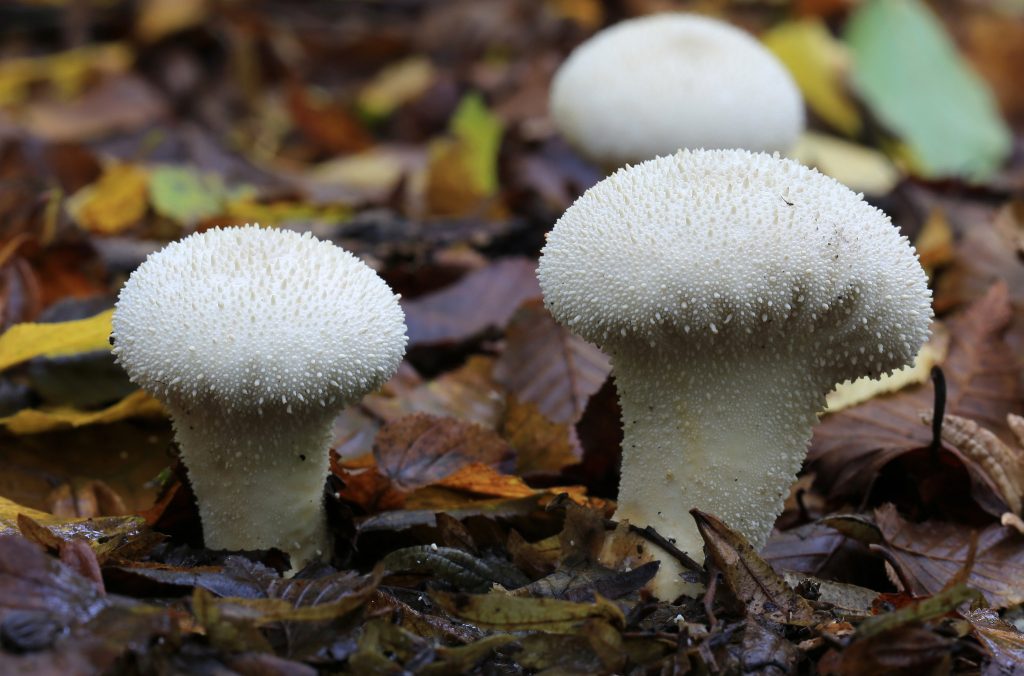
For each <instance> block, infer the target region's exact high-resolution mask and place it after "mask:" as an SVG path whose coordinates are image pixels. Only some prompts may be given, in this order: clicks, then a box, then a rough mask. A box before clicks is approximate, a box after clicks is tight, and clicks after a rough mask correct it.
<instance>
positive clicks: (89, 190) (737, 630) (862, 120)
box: [0, 0, 1024, 674]
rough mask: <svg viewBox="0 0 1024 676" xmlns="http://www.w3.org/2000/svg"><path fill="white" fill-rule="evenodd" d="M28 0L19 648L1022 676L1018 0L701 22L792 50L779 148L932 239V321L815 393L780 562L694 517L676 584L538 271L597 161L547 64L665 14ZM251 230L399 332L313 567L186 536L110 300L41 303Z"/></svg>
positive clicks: (16, 375) (155, 415)
mask: <svg viewBox="0 0 1024 676" xmlns="http://www.w3.org/2000/svg"><path fill="white" fill-rule="evenodd" d="M44 4H45V7H44V6H43V5H40V4H39V3H29V2H16V3H13V4H12V6H11V8H4V9H0V23H3V24H4V25H5V26H7V25H14V26H16V27H17V28H16V30H15V31H14V32H10V31H7V30H4V31H0V41H2V42H3V44H4V46H5V57H7V58H5V59H4V61H3V62H2V63H0V325H2V327H3V328H4V329H5V330H4V332H3V333H0V409H2V410H0V412H2V416H0V424H2V425H3V427H4V431H2V432H0V467H2V468H3V471H2V473H0V495H3V497H2V498H0V527H2V537H0V670H3V671H4V672H10V673H30V672H34V673H56V672H63V673H83V674H84V673H96V672H107V673H168V672H179V673H181V672H187V673H212V672H219V673H242V674H256V673H286V674H313V673H325V672H332V673H333V672H337V673H417V674H449V673H526V672H545V673H630V674H642V673H687V672H689V671H694V672H697V673H736V672H742V673H747V672H758V673H768V672H771V673H789V672H798V671H799V672H811V671H815V670H816V671H818V672H821V673H837V674H857V673H865V672H886V673H892V672H908V671H914V670H926V671H929V672H932V673H946V672H955V673H979V672H980V673H1014V672H1015V671H1016V670H1019V669H1020V668H1021V665H1022V664H1024V647H1022V646H1024V640H1022V639H1021V636H1022V634H1021V631H1020V630H1021V629H1022V628H1024V619H1022V618H1024V611H1022V606H1021V604H1022V603H1024V582H1022V581H1024V570H1020V568H1021V566H1024V535H1022V531H1024V522H1021V516H1022V515H1021V504H1022V500H1024V497H1022V491H1024V475H1022V467H1024V463H1022V460H1021V458H1022V457H1024V456H1022V450H1021V449H1022V446H1021V441H1020V418H1019V417H1018V416H1020V415H1022V414H1024V393H1022V391H1021V389H1020V387H1021V385H1020V383H1021V382H1022V381H1021V370H1020V369H1021V365H1022V361H1021V357H1020V354H1021V350H1020V347H1021V346H1022V345H1024V342H1022V341H1021V336H1024V333H1022V332H1021V328H1020V327H1022V326H1024V322H1022V319H1024V314H1022V308H1024V305H1022V301H1024V276H1022V275H1024V264H1022V263H1021V256H1020V252H1021V250H1022V246H1021V241H1022V238H1021V232H1020V231H1021V228H1020V227H1019V226H1020V223H1021V222H1022V220H1024V219H1021V218H1020V209H1019V204H1018V203H1017V202H1016V201H1014V200H1013V199H1012V196H1013V195H1014V194H1019V193H1020V192H1021V190H1022V189H1024V170H1022V168H1021V160H1020V154H1019V153H1013V152H1012V148H1013V147H1014V146H1015V145H1016V146H1019V145H1020V141H1019V140H1020V134H1021V131H1022V127H1021V122H1022V119H1024V118H1022V116H1021V111H1022V106H1021V98H1020V92H1019V87H1017V86H1016V85H1017V81H1016V79H1014V78H1015V74H1016V73H1017V71H1018V70H1019V68H1018V65H1019V64H1018V63H1017V61H1019V59H1018V58H1017V57H1018V56H1019V53H1020V50H1019V49H1016V48H1015V47H1014V45H1013V44H1011V43H1012V42H1013V41H1012V40H1010V39H1009V38H1005V39H1004V38H1003V37H1002V36H1004V35H1018V34H1021V31H1022V30H1024V19H1021V17H1020V16H1018V14H1019V13H1015V12H1014V11H1012V10H1004V9H1000V10H999V11H996V10H993V9H989V8H983V7H979V6H975V5H971V4H969V3H963V2H954V3H952V4H948V5H944V6H942V7H941V8H937V9H936V12H937V13H933V12H932V10H931V9H929V8H926V7H925V6H924V5H923V4H922V3H919V2H917V1H916V0H908V1H906V2H896V1H895V0H871V1H870V2H867V3H863V4H862V5H860V6H857V7H846V6H842V7H840V6H839V5H837V4H836V3H830V2H801V3H798V11H797V14H795V15H794V16H799V17H800V18H796V19H783V20H780V15H779V13H778V11H777V8H773V7H770V6H769V5H768V4H766V3H757V2H755V3H753V4H750V5H745V6H744V7H739V6H729V7H725V6H723V7H721V8H718V9H717V10H716V11H717V12H718V13H720V14H723V15H724V18H726V19H729V20H732V21H734V22H736V23H739V24H741V25H743V26H744V27H746V28H749V29H751V30H752V31H753V32H754V33H756V34H757V35H759V36H760V37H761V38H762V39H763V40H764V41H765V43H766V45H767V46H768V47H769V48H770V49H772V50H774V51H775V52H776V53H777V54H778V55H779V56H780V58H781V59H782V60H783V62H784V63H785V64H786V65H787V67H789V68H790V69H792V71H793V75H794V78H795V79H796V81H797V83H798V85H799V86H800V88H801V89H802V92H803V94H804V97H805V99H806V101H807V103H808V106H809V109H810V111H811V127H812V129H811V131H809V132H808V134H806V135H805V137H804V138H803V139H802V140H801V142H800V144H799V145H798V147H797V148H796V149H795V151H794V153H795V155H796V156H797V157H799V158H800V159H801V160H802V161H804V162H807V163H811V164H813V165H815V166H817V167H818V168H819V169H820V170H822V171H823V172H826V173H829V174H831V175H834V176H836V177H838V178H840V180H843V181H844V182H847V183H848V184H850V185H851V186H853V187H854V188H855V189H857V190H863V191H865V192H867V193H868V194H869V195H870V199H871V200H872V201H874V202H875V203H876V204H878V205H879V206H881V207H883V208H884V209H886V210H887V211H888V212H889V213H891V214H892V216H893V218H894V221H895V222H896V223H897V225H899V226H901V227H902V228H903V230H904V233H905V234H907V235H910V236H912V237H913V238H914V240H915V242H916V243H917V245H918V247H919V249H920V251H921V254H922V262H923V263H924V264H925V265H926V267H927V269H928V271H929V274H930V275H931V276H932V281H933V288H934V289H935V293H936V296H935V306H936V309H937V312H938V314H939V321H940V322H941V326H942V327H944V329H945V331H944V333H941V332H940V333H939V334H937V335H939V337H940V339H939V340H937V341H936V342H935V343H933V344H930V346H929V348H928V351H926V352H925V353H923V354H922V356H921V358H920V359H919V364H918V367H917V369H916V370H913V371H908V372H907V373H906V374H904V375H903V376H901V378H902V379H898V380H890V381H888V382H887V383H886V384H885V385H884V386H881V387H879V386H870V387H865V386H863V384H856V385H854V386H853V389H849V388H848V389H846V390H845V391H843V392H841V393H837V394H836V395H835V397H833V399H832V400H831V403H830V406H831V408H832V410H831V412H829V413H827V414H826V415H825V417H824V419H823V421H822V423H821V425H819V426H818V427H817V428H816V431H815V436H814V439H813V442H812V445H811V453H810V456H809V458H808V461H807V466H806V468H805V471H804V473H803V474H802V475H801V477H800V479H799V480H798V482H797V484H796V485H795V486H794V491H793V495H791V496H790V498H789V500H788V501H787V509H786V512H785V513H784V514H783V516H782V518H781V519H780V520H779V522H778V524H777V527H778V530H777V531H776V532H775V533H773V535H772V537H771V538H770V540H769V542H768V544H767V546H766V547H765V548H764V549H763V550H762V551H761V552H757V551H754V550H753V549H752V548H751V547H750V545H749V544H748V543H746V541H745V540H744V539H743V537H742V536H741V535H740V534H738V533H736V532H735V531H733V530H732V529H731V528H730V527H729V524H726V523H723V522H721V521H720V520H719V519H718V518H717V517H716V516H715V515H712V514H703V513H695V515H694V518H696V519H697V523H698V524H699V527H700V529H701V532H702V535H703V537H704V541H705V554H706V560H707V564H706V565H705V566H693V567H692V569H687V572H686V573H684V575H687V576H689V578H692V581H693V582H694V584H700V585H702V588H703V589H704V590H705V593H704V595H703V597H701V598H689V597H681V598H679V599H672V600H669V601H657V600H656V599H654V598H652V597H651V596H650V594H649V593H648V592H647V591H645V588H644V587H645V585H646V584H647V583H648V582H649V581H650V580H651V579H652V577H653V576H654V574H655V572H656V570H657V568H658V564H657V563H656V562H644V561H643V560H642V559H641V558H638V557H637V556H636V555H635V554H636V547H638V546H639V547H641V548H644V547H647V546H648V545H649V544H650V538H655V540H656V538H657V533H656V532H655V533H645V532H638V531H635V530H629V529H627V528H625V527H624V526H623V525H621V524H615V523H614V522H613V521H611V520H610V517H611V515H612V514H613V513H614V498H615V483H616V475H617V472H616V464H617V462H618V447H619V444H620V439H621V437H620V431H619V425H618V421H619V411H618V408H617V405H616V403H615V389H614V387H615V386H614V379H613V378H612V377H611V374H610V370H611V369H610V365H609V362H608V359H607V358H606V357H605V356H604V355H603V354H601V353H600V351H598V350H597V349H596V348H594V347H593V346H591V345H589V344H587V343H585V342H583V341H580V340H579V339H578V338H576V337H575V336H574V335H572V334H571V333H570V332H568V331H566V330H565V329H564V328H562V327H560V326H559V325H558V324H557V323H555V322H554V321H553V320H552V319H551V317H550V315H549V314H548V313H547V311H546V310H545V308H544V306H543V303H542V301H541V299H540V291H539V287H538V285H537V281H536V276H535V269H536V255H537V252H538V250H539V248H540V246H542V245H543V237H544V233H545V232H546V231H547V230H549V229H550V227H551V225H552V223H553V222H554V220H555V219H556V218H557V217H558V216H559V214H560V213H561V212H562V211H563V210H564V209H565V208H566V207H568V206H569V205H570V204H571V203H572V201H573V200H574V199H575V198H576V197H577V196H578V195H579V194H581V193H582V192H583V191H584V190H585V189H586V188H588V187H589V186H590V185H592V184H593V183H594V182H596V181H597V180H599V179H600V178H601V177H602V176H603V172H602V171H601V170H600V169H599V168H597V167H594V166H591V165H589V164H588V163H587V162H586V161H584V160H582V159H581V158H580V157H578V156H577V155H576V154H575V153H574V152H573V151H572V150H570V149H569V148H568V146H566V144H565V143H564V141H563V140H562V139H560V138H559V137H558V135H557V134H556V133H555V132H554V130H553V125H552V124H551V121H550V118H549V117H548V115H547V87H548V84H549V81H550V78H551V77H552V74H553V72H554V70H555V68H556V67H557V65H558V64H559V63H560V62H561V61H562V60H563V59H564V58H565V56H566V55H567V54H568V53H569V51H570V50H571V48H572V47H573V46H574V45H575V44H577V43H578V42H579V41H581V40H582V39H583V38H584V37H586V36H587V35H589V34H591V33H593V32H594V31H595V30H597V29H598V28H600V27H601V26H603V25H605V24H607V23H610V22H614V21H616V20H619V19H621V18H625V17H626V16H630V15H634V14H641V13H647V12H650V11H655V10H657V9H659V8H660V7H661V3H656V2H649V1H647V0H642V1H638V2H630V3H625V4H623V3H610V2H602V1H600V0H497V1H496V2H493V3H475V2H471V1H468V0H467V1H461V0H453V1H451V2H444V3H397V2H388V3H362V4H358V3H357V4H350V5H346V6H345V7H344V8H342V7H341V5H339V6H337V7H334V6H331V5H330V3H326V4H325V3H313V4H310V5H308V6H303V7H301V8H300V7H298V6H296V7H287V8H286V7H285V4H283V3H273V2H270V3H256V4H248V5H245V6H241V5H239V6H232V7H227V6H221V5H220V4H217V3H210V2H204V1H202V0H176V1H171V0H151V1H149V2H146V3H141V4H140V5H139V6H138V7H135V8H134V9H132V8H130V7H129V5H130V3H123V2H113V3H106V4H105V5H104V7H103V8H102V9H100V8H98V6H93V5H92V4H90V3H85V4H84V5H82V7H81V8H75V9H73V8H72V7H71V5H72V4H73V3H66V2H54V3H44ZM12 8H13V9H12ZM12 12H14V13H13V14H12ZM15 15H16V16H17V19H12V21H13V22H14V23H11V22H9V21H7V19H8V18H10V17H14V16H15ZM98 36H102V40H98V39H97V37H98ZM907 78H911V79H913V80H914V83H915V86H908V84H907V83H908V80H907ZM997 106H998V108H997ZM1007 157H1008V159H1005V158H1007ZM252 221H260V222H263V223H264V224H272V225H278V226H282V227H290V228H295V229H299V230H307V229H308V230H312V231H313V232H314V234H316V235H317V236H319V237H326V238H329V239H332V240H334V241H336V242H338V243H340V244H342V245H343V246H345V247H346V248H349V249H351V250H353V251H354V252H356V253H357V254H358V255H360V256H361V257H363V258H364V259H365V260H367V261H368V262H369V263H370V264H371V265H372V266H373V267H374V268H375V269H377V270H378V271H379V272H381V274H382V275H383V276H384V277H385V278H386V279H387V280H388V281H389V283H391V284H392V285H393V286H394V287H395V288H396V289H397V290H399V291H400V292H401V293H402V295H403V300H402V303H403V308H404V310H405V312H406V315H407V320H408V325H409V337H410V346H411V348H412V349H411V350H410V353H409V355H408V358H407V361H406V362H405V364H403V367H402V369H401V370H400V371H399V373H398V374H397V375H396V376H395V377H394V378H393V379H392V381H391V382H389V383H388V384H387V385H385V386H384V387H383V388H382V389H381V391H379V392H377V393H374V394H372V395H369V396H368V397H366V398H365V399H364V400H363V401H362V402H361V403H360V404H358V405H357V406H354V407H352V408H350V409H349V410H348V411H346V412H345V414H343V415H342V416H340V417H339V418H338V419H337V421H336V422H335V426H334V430H333V433H334V444H333V447H334V449H335V451H336V452H335V453H333V454H332V458H331V469H332V471H331V476H330V478H329V481H328V483H327V485H326V487H325V499H326V501H327V505H328V512H329V514H330V527H331V529H332V531H333V533H334V535H335V550H334V551H333V552H332V553H331V555H330V556H328V557H326V559H325V560H324V561H323V562H321V563H319V564H314V565H311V566H310V567H307V568H306V569H305V570H302V571H299V572H298V573H297V574H296V575H294V576H293V577H283V576H282V575H281V574H280V572H279V571H280V569H281V568H282V565H283V564H282V560H281V557H280V554H279V553H277V552H275V551H268V552H212V551H208V550H205V549H203V548H202V547H201V544H202V539H201V531H200V526H199V521H198V513H197V510H196V507H195V504H194V499H193V498H192V496H191V491H190V490H189V488H188V483H187V476H186V475H185V474H184V472H183V470H182V469H181V466H180V464H178V463H177V462H176V460H175V458H174V454H175V450H174V448H173V446H172V445H170V444H169V443H168V439H169V438H170V428H169V423H168V422H167V420H166V417H165V413H164V411H163V410H162V407H160V406H159V405H158V404H157V403H156V402H155V401H154V400H152V399H151V398H149V397H148V395H145V394H144V393H142V392H140V391H119V390H117V389H116V388H110V389H105V388H104V387H101V386H100V383H99V382H98V381H97V380H95V378H96V377H97V376H94V375H89V374H95V373H97V372H96V371H90V370H89V368H90V367H87V366H83V364H88V363H93V362H96V360H109V354H108V353H107V350H108V349H109V344H108V335H109V312H104V313H101V314H98V315H94V316H92V317H90V318H87V319H82V317H85V316H86V315H83V314H79V315H77V316H75V317H74V318H68V317H65V318H64V319H67V321H63V320H62V321H56V322H49V320H47V319H46V315H45V314H43V313H44V312H50V311H51V308H52V307H54V304H55V303H58V301H62V300H64V299H68V298H74V299H83V298H90V299H95V301H96V302H97V303H99V304H98V305H97V306H96V307H97V308H98V309H102V308H109V307H110V303H111V302H112V299H113V297H114V295H116V292H117V289H118V288H119V286H120V284H121V283H122V282H123V280H124V278H125V277H126V275H127V274H128V273H129V272H130V271H131V270H132V269H134V267H136V266H137V265H138V264H139V263H140V262H141V261H142V259H143V258H144V256H145V255H146V254H147V253H148V252H150V251H153V250H156V249H157V248H159V247H160V246H162V245H163V244H164V243H165V242H167V241H169V240H172V239H176V238H178V237H181V236H182V235H184V234H187V233H189V232H193V231H197V230H199V231H201V230H203V229H206V228H208V227H211V226H213V225H237V224H242V223H246V222H252ZM609 274H611V272H610V273H609ZM90 302H92V301H90ZM95 312H96V310H93V313H95ZM37 320H42V321H37ZM47 322H49V323H47ZM943 336H945V338H948V340H946V339H944V338H943ZM76 360H77V361H76ZM90 360H92V362H91V361H90ZM96 363H98V362H96ZM75 369H79V370H78V371H76V370H75ZM936 369H940V370H941V376H942V377H941V378H940V376H939V375H937V371H936ZM83 374H85V375H83ZM90 378H93V379H92V380H90ZM942 382H944V383H945V390H944V396H943V392H942V391H939V392H937V391H936V384H938V383H942ZM940 389H941V388H940ZM840 397H841V398H840ZM938 404H944V406H939V405H938ZM936 418H938V420H936ZM140 515H142V516H140ZM698 558H699V557H698ZM689 578H688V579H689Z"/></svg>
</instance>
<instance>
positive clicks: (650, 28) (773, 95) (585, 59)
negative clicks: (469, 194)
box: [550, 14, 804, 168]
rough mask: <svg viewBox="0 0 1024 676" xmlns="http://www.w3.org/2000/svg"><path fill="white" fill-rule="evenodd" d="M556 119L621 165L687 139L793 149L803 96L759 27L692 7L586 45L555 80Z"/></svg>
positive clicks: (617, 29)
mask: <svg viewBox="0 0 1024 676" xmlns="http://www.w3.org/2000/svg"><path fill="white" fill-rule="evenodd" d="M550 105H551V113H552V116H553V118H554V122H555V126H556V127H557V128H558V130H559V131H560V132H561V133H562V135H563V136H564V137H565V138H566V140H568V141H569V143H570V144H571V145H573V146H574V147H575V148H576V149H577V150H578V151H579V152H580V153H582V154H583V155H585V156H586V157H588V158H589V159H591V160H592V161H594V162H597V163H599V164H602V165H603V166H605V167H609V168H616V167H620V166H622V165H624V164H626V163H636V162H641V161H643V160H648V159H651V158H653V157H656V156H659V155H670V154H672V153H674V152H676V151H677V150H679V149H681V148H745V149H747V150H760V151H769V152H770V151H779V152H784V151H786V150H788V149H789V148H790V147H791V146H792V145H793V144H794V143H795V142H796V139H797V137H798V136H799V135H800V133H801V132H802V131H803V128H804V108H803V99H802V98H801V96H800V91H799V89H797V86H796V84H795V83H794V82H793V78H792V77H791V76H790V75H789V72H788V71H787V70H786V68H785V66H783V65H782V63H780V62H779V60H778V59H776V58H775V56H774V55H773V54H772V53H771V52H769V51H768V50H767V49H765V48H764V47H763V46H762V45H761V43H760V42H758V41H757V40H756V39H755V38H754V37H753V36H751V35H750V34H748V33H746V32H744V31H743V30H740V29H739V28H736V27H734V26H732V25H730V24H728V23H725V22H722V21H718V20H716V19H709V18H706V17H702V16H697V15H693V14H655V15H652V16H646V17H641V18H637V19H631V20H628V21H623V22H621V23H618V24H615V25H614V26H611V27H610V28H607V29H605V30H603V31H601V32H599V33H597V34H596V35H594V36H593V37H592V38H590V39H589V40H587V41H586V42H584V43H583V44H582V45H580V46H579V47H578V48H576V50H575V51H574V52H573V53H572V54H571V55H570V56H569V58H568V59H567V60H566V61H565V63H564V64H562V66H561V68H559V70H558V72H557V73H556V74H555V79H554V81H553V82H552V85H551V104H550Z"/></svg>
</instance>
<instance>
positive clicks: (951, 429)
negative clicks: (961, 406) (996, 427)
mask: <svg viewBox="0 0 1024 676" xmlns="http://www.w3.org/2000/svg"><path fill="white" fill-rule="evenodd" d="M921 418H922V420H923V422H924V423H925V424H927V425H929V426H930V425H931V423H932V414H931V413H925V414H922V416H921ZM1007 423H1008V425H1009V426H1010V429H1012V430H1013V432H1014V434H1015V435H1016V436H1017V445H1015V446H1010V445H1007V444H1005V443H1003V442H1002V441H1001V440H1000V439H999V437H997V436H996V435H994V434H992V432H990V431H988V430H987V429H985V428H984V427H982V426H980V425H978V424H977V423H976V422H974V421H973V420H968V419H967V418H961V417H960V416H956V415H948V414H947V415H945V416H943V418H942V439H943V441H945V442H946V443H948V444H950V445H951V446H954V447H956V448H957V450H959V451H960V453H961V455H963V456H964V457H965V458H967V459H969V460H970V461H971V462H973V463H974V473H975V474H980V475H982V476H984V477H985V478H986V479H987V480H988V483H989V484H991V485H992V487H993V490H994V491H995V492H996V494H997V495H998V496H999V497H1000V498H1002V500H1003V502H1005V503H1006V505H1007V507H1009V509H1010V511H1011V512H1013V514H1015V515H1017V516H1020V514H1021V504H1022V498H1024V449H1022V447H1021V444H1024V418H1021V417H1020V416H1016V415H1013V414H1012V413H1010V414H1008V415H1007Z"/></svg>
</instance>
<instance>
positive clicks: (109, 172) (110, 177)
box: [67, 163, 149, 235]
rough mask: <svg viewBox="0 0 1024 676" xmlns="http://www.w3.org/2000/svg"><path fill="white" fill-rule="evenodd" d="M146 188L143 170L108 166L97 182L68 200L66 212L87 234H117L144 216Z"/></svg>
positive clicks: (127, 166) (146, 201)
mask: <svg viewBox="0 0 1024 676" xmlns="http://www.w3.org/2000/svg"><path fill="white" fill-rule="evenodd" d="M148 185H149V172H148V171H147V170H146V169H144V168H142V167H140V166H138V165H135V164H123V163H113V164H110V165H108V166H107V167H106V168H105V169H104V170H103V175H102V176H100V178H99V180H98V181H96V182H95V183H93V184H92V185H89V186H86V187H85V188H82V189H81V190H79V191H78V192H76V193H75V194H74V195H73V196H72V197H71V199H70V200H68V204H67V208H68V213H70V214H71V217H72V218H74V219H75V221H76V222H77V223H78V224H79V225H80V226H81V227H83V228H85V229H86V230H88V231H89V232H94V233H96V234H100V235H117V234H119V233H121V232H124V231H125V230H127V229H128V228H130V227H132V226H133V225H135V224H136V223H138V222H139V221H140V220H141V219H142V217H143V216H144V215H145V214H146V210H147V209H148V208H149V200H148V194H147V187H148Z"/></svg>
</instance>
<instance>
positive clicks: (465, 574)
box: [381, 544, 529, 592]
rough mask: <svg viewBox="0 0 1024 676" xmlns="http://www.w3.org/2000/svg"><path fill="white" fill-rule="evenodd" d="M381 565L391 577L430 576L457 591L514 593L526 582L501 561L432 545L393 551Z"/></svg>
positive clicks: (513, 569) (518, 572)
mask: <svg viewBox="0 0 1024 676" xmlns="http://www.w3.org/2000/svg"><path fill="white" fill-rule="evenodd" d="M381 565H382V566H384V569H385V570H387V571H390V572H393V573H400V572H408V573H417V574H425V575H430V576H431V578H433V579H440V580H444V581H445V582H447V583H448V584H450V585H452V586H453V587H455V588H456V589H458V590H460V591H469V592H486V591H487V590H489V589H491V588H492V587H493V586H494V585H496V584H500V585H501V586H502V587H504V588H505V589H516V588H518V587H522V586H523V585H525V584H527V583H528V582H529V580H528V579H527V578H526V576H525V575H523V574H522V573H521V572H520V571H519V570H518V569H517V568H515V567H514V566H512V565H510V564H509V563H508V562H506V561H504V560H502V559H497V558H484V557H480V556H476V555H473V554H470V553H468V552H464V551H462V550H461V549H453V548H452V547H438V546H437V545H436V544H430V545H419V546H416V547H405V548H402V549H396V550H395V551H393V552H391V553H389V554H388V555H387V556H385V557H384V558H383V559H382V560H381Z"/></svg>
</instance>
